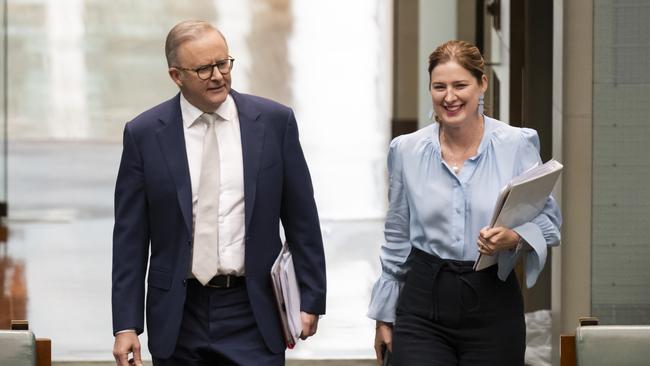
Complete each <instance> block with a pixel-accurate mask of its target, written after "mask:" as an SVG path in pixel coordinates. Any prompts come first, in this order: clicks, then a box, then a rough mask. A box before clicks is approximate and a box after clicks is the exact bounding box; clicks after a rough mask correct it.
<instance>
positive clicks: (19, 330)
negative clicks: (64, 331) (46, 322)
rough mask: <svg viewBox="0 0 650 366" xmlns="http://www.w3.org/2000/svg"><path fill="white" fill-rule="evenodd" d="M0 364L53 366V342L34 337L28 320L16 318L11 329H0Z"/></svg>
mask: <svg viewBox="0 0 650 366" xmlns="http://www.w3.org/2000/svg"><path fill="white" fill-rule="evenodd" d="M0 365H12V366H51V365H52V343H51V341H50V340H49V339H46V338H36V337H34V333H32V332H31V331H30V330H29V326H28V323H27V321H24V320H18V321H16V320H14V321H12V322H11V330H0Z"/></svg>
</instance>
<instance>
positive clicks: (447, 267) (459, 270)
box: [411, 248, 496, 321]
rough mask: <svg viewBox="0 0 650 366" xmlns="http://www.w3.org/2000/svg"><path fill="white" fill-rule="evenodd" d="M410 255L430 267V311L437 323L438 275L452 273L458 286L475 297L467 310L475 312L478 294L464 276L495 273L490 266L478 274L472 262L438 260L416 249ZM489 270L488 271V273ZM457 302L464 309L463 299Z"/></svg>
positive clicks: (478, 303)
mask: <svg viewBox="0 0 650 366" xmlns="http://www.w3.org/2000/svg"><path fill="white" fill-rule="evenodd" d="M411 255H412V256H414V258H416V261H417V260H419V261H422V262H424V264H425V265H429V266H431V268H432V269H433V276H432V278H431V282H432V284H433V285H434V288H433V291H434V296H435V300H434V305H433V309H431V310H432V316H433V318H434V319H435V320H436V321H438V298H439V296H438V287H437V283H436V281H437V279H438V275H439V274H440V273H441V272H452V273H454V274H455V275H456V280H457V281H458V286H467V287H468V288H469V289H470V290H471V291H472V292H473V293H474V296H475V297H476V300H477V301H476V305H475V306H473V307H471V308H468V309H467V310H475V309H477V308H478V307H479V306H480V299H479V296H478V292H477V291H476V288H475V287H474V285H472V283H471V282H470V281H469V280H468V279H466V278H465V276H464V275H465V274H468V273H477V274H487V273H490V272H492V271H496V266H491V267H490V268H488V269H486V270H483V271H480V272H475V271H474V262H473V261H459V260H454V259H444V258H440V257H438V256H437V255H435V254H430V253H427V252H425V251H423V250H420V249H418V248H413V250H412V251H411ZM488 270H489V271H488ZM459 302H460V304H461V307H463V308H466V306H465V303H464V301H463V298H462V297H461V298H459Z"/></svg>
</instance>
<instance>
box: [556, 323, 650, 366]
mask: <svg viewBox="0 0 650 366" xmlns="http://www.w3.org/2000/svg"><path fill="white" fill-rule="evenodd" d="M648 364H650V326H647V325H598V319H596V318H581V319H580V320H579V326H578V328H577V329H576V334H575V335H562V336H561V337H560V366H576V365H577V366H605V365H607V366H610V365H626V366H635V365H644V366H645V365H648Z"/></svg>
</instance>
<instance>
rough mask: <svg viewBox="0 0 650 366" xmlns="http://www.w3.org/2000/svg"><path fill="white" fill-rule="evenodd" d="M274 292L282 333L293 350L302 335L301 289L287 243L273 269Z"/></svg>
mask: <svg viewBox="0 0 650 366" xmlns="http://www.w3.org/2000/svg"><path fill="white" fill-rule="evenodd" d="M271 280H272V282H273V292H274V294H275V300H276V302H277V305H278V310H279V313H280V320H281V321H282V331H283V333H284V338H285V340H286V343H287V347H289V348H293V346H295V344H296V342H297V341H298V339H299V337H300V333H302V320H301V318H300V288H299V287H298V280H297V279H296V270H295V268H294V266H293V258H292V257H291V252H290V251H289V245H288V244H287V243H286V242H285V243H284V245H283V246H282V250H281V251H280V254H279V255H278V258H277V259H276V260H275V263H273V266H272V267H271Z"/></svg>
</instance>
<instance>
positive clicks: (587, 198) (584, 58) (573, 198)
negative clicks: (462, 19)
mask: <svg viewBox="0 0 650 366" xmlns="http://www.w3.org/2000/svg"><path fill="white" fill-rule="evenodd" d="M555 5H556V8H557V7H561V9H556V10H555V24H556V26H555V29H554V32H555V33H558V32H559V33H560V34H561V35H562V36H561V37H555V39H554V43H555V44H554V48H555V50H558V51H559V53H561V59H560V60H558V59H556V60H555V61H556V65H555V70H554V72H555V73H556V75H555V76H554V78H555V82H554V86H553V89H554V93H560V94H561V96H562V99H561V101H559V100H558V99H557V97H555V99H554V124H555V125H556V126H559V127H560V128H561V134H562V135H561V146H558V147H559V150H560V152H561V158H562V161H563V163H564V167H565V168H564V172H563V177H562V187H561V203H562V213H563V215H564V223H563V226H562V245H561V246H560V247H559V248H558V250H556V251H555V252H554V256H555V257H556V259H555V262H556V263H554V264H556V266H555V267H556V268H554V271H555V273H554V274H553V296H554V299H553V315H554V316H553V330H554V332H553V345H554V347H553V361H554V362H553V364H554V365H558V364H559V357H558V350H559V334H560V333H562V334H565V333H572V332H574V331H575V327H576V324H577V319H578V317H579V316H585V315H590V311H591V204H592V203H591V194H592V188H591V187H592V184H591V181H592V179H591V178H592V170H591V166H592V124H593V121H592V85H593V76H592V72H593V58H592V54H593V52H592V51H593V0H570V1H569V0H557V1H555ZM557 24H560V25H559V26H558V25H557ZM558 74H559V75H558ZM559 103H561V104H559ZM555 145H556V146H557V145H558V141H557V140H556V144H555ZM555 254H558V255H555ZM558 264H559V266H558ZM558 272H559V273H558Z"/></svg>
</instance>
